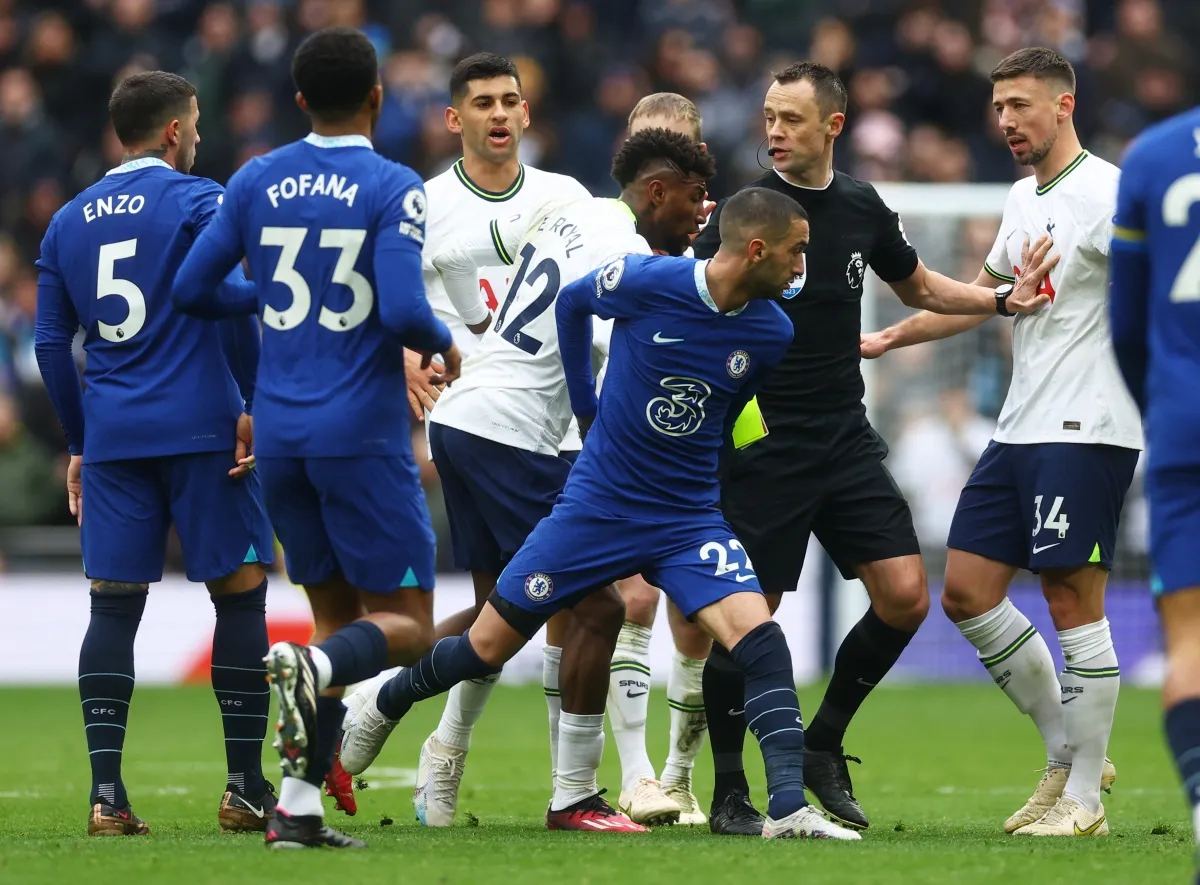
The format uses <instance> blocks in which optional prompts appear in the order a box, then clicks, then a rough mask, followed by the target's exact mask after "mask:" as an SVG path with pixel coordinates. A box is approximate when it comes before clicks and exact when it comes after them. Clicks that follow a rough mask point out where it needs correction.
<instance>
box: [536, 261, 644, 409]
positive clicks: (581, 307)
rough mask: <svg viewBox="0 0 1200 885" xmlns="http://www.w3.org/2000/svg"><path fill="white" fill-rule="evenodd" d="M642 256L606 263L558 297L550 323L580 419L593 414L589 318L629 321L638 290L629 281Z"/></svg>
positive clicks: (593, 390) (593, 378)
mask: <svg viewBox="0 0 1200 885" xmlns="http://www.w3.org/2000/svg"><path fill="white" fill-rule="evenodd" d="M644 261H645V258H644V257H643V256H637V255H629V256H626V257H624V258H618V259H617V260H616V261H610V262H609V263H608V264H606V265H604V267H601V268H598V269H597V270H596V271H594V272H593V273H590V274H587V275H586V276H582V277H580V278H579V279H577V280H575V281H574V282H572V283H568V284H567V285H566V286H564V287H563V289H562V290H561V291H560V292H559V293H558V302H557V304H556V305H555V307H554V321H555V324H556V325H557V326H558V350H559V354H560V356H561V358H562V364H563V372H564V374H565V375H566V380H567V394H568V395H569V396H570V397H571V411H572V412H573V413H574V414H576V415H579V416H580V417H583V418H590V417H592V416H594V415H595V414H596V405H597V399H596V379H595V377H593V375H592V317H593V316H598V317H600V318H601V319H604V320H613V319H631V318H633V317H634V316H636V315H637V308H638V299H637V289H638V286H637V284H636V282H635V281H634V280H631V277H634V276H636V274H637V272H638V271H639V270H640V269H641V264H642V262H644Z"/></svg>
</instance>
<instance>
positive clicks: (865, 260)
mask: <svg viewBox="0 0 1200 885" xmlns="http://www.w3.org/2000/svg"><path fill="white" fill-rule="evenodd" d="M747 186H748V187H765V188H769V189H770V190H774V191H778V192H779V193H782V194H786V195H787V196H789V197H791V198H792V199H794V200H795V201H796V202H798V203H799V204H800V205H801V206H803V207H804V209H805V210H806V211H807V212H808V217H809V226H810V228H811V233H810V238H811V239H810V242H809V245H808V250H807V252H806V254H805V276H804V277H803V278H802V279H800V280H793V281H792V286H791V288H790V289H789V290H788V292H787V293H785V295H789V296H791V297H786V298H784V299H783V300H781V301H780V302H779V303H780V305H781V306H782V307H783V309H784V310H785V311H786V312H787V314H788V316H789V317H791V320H792V323H793V325H794V326H795V338H794V339H793V341H792V346H791V347H790V348H789V349H788V352H787V354H786V355H785V356H784V358H783V361H782V362H781V363H780V364H779V365H778V366H776V367H775V369H774V370H773V371H772V372H771V374H770V376H768V378H767V381H766V383H765V384H764V386H763V387H762V389H761V390H760V391H759V393H758V402H759V406H760V408H761V409H762V412H763V418H764V419H765V421H766V423H767V427H768V429H769V431H770V435H769V436H768V437H767V438H766V439H765V440H763V441H762V442H761V443H756V444H755V445H754V446H752V447H751V449H750V450H747V451H751V450H753V449H756V448H759V446H763V447H764V448H775V446H776V445H779V444H781V443H786V442H788V441H789V438H790V440H791V441H792V442H795V441H796V440H795V437H796V436H797V435H800V436H803V435H806V434H807V432H808V430H809V429H811V428H812V427H813V426H814V423H816V422H814V419H817V418H819V417H820V416H822V415H830V414H832V413H838V414H841V415H843V416H850V415H858V416H863V415H864V412H865V410H864V407H863V404H862V400H863V394H864V392H865V391H864V387H863V379H862V373H861V372H860V371H859V361H860V357H859V332H860V330H861V325H862V294H863V277H864V275H865V273H866V268H867V266H870V268H871V269H872V270H873V271H875V273H876V274H877V275H878V276H879V278H880V279H882V280H883V281H884V282H896V281H899V280H904V279H907V278H908V277H910V276H912V274H913V272H914V271H915V270H916V269H917V253H916V250H915V249H913V247H912V246H910V245H909V243H908V241H907V239H905V236H904V231H903V229H902V227H901V224H900V217H899V216H898V215H897V214H896V213H895V212H893V211H892V210H891V209H889V208H888V207H887V205H886V204H885V203H884V202H883V200H882V199H881V198H880V197H879V194H878V193H876V191H875V188H873V187H872V186H871V185H870V184H867V183H866V182H862V181H856V180H855V179H853V178H851V177H850V176H849V175H845V174H843V173H841V172H834V174H833V180H832V181H831V182H830V183H829V185H828V186H827V187H825V188H821V189H816V188H806V187H797V186H796V185H793V184H790V183H788V182H787V181H785V180H784V179H783V177H782V176H780V175H779V174H778V173H777V172H775V171H774V170H773V169H772V170H768V171H767V172H766V173H765V174H764V175H762V176H761V177H760V178H759V179H758V180H756V181H754V182H751V183H750V184H749V185H747ZM723 206H724V202H722V203H721V204H720V205H718V206H717V208H716V210H714V212H713V214H712V217H711V218H710V219H709V222H708V225H707V227H705V229H704V231H703V232H702V233H701V234H700V236H699V237H698V238H697V239H696V242H695V243H694V245H693V248H694V252H695V256H696V257H697V258H711V257H712V256H713V255H715V254H716V252H717V248H718V247H719V246H720V244H721V234H720V221H721V209H722V208H723ZM797 288H798V289H799V291H795V290H796V289H797ZM865 423H866V422H865V419H864V420H863V424H864V425H865ZM789 431H790V432H789ZM807 442H809V443H810V444H811V443H813V442H816V441H815V440H807ZM772 443H774V445H772Z"/></svg>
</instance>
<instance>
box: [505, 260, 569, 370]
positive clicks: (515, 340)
mask: <svg viewBox="0 0 1200 885" xmlns="http://www.w3.org/2000/svg"><path fill="white" fill-rule="evenodd" d="M536 251H537V249H536V248H535V247H534V245H533V243H526V244H525V248H524V249H522V250H521V266H520V268H518V269H517V275H516V276H515V277H513V281H512V285H511V286H509V287H508V297H507V298H505V299H504V307H502V308H501V309H500V316H498V317H496V325H495V326H494V327H493V328H494V329H495V331H496V332H497V333H499V335H500V337H501V338H503V339H504V340H505V341H507V342H508V343H509V344H512V345H514V346H515V347H519V348H521V350H523V351H525V352H526V353H527V354H529V355H530V356H536V355H537V352H538V351H539V350H541V349H542V342H541V341H539V340H538V339H536V338H534V337H533V336H532V335H530V334H528V333H527V332H525V331H523V330H524V328H525V327H526V326H528V325H529V324H530V323H531V322H533V321H534V320H536V319H537V318H538V317H540V316H541V315H542V314H544V313H545V312H546V309H547V308H549V307H550V305H551V304H553V303H554V299H555V298H557V297H558V290H559V287H560V286H561V284H562V275H561V273H560V272H559V269H558V262H556V261H555V260H554V259H553V258H543V259H542V260H541V261H539V262H538V263H537V264H536V265H535V266H534V268H533V270H532V271H530V270H529V263H530V261H532V260H533V254H534V252H536ZM526 273H528V276H526ZM543 279H544V280H545V281H546V286H545V288H543V289H542V291H541V294H539V295H538V296H537V297H536V298H534V299H533V301H532V303H530V305H529V306H528V307H526V308H525V309H524V310H523V311H521V312H520V313H519V314H517V316H516V319H514V320H513V321H512V322H511V323H509V324H508V325H507V326H505V325H504V320H505V318H506V317H507V316H508V309H509V308H510V307H512V306H513V302H514V301H516V300H517V292H518V291H519V290H520V288H521V286H523V285H525V286H529V287H530V288H533V287H534V286H536V285H537V284H538V283H539V282H540V281H541V280H543Z"/></svg>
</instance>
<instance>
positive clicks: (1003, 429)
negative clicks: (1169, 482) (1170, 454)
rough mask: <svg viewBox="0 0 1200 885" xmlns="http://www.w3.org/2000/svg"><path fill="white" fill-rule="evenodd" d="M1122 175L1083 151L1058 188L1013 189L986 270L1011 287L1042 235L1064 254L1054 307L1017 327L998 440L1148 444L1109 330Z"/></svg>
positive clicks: (1052, 288)
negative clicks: (1024, 249)
mask: <svg viewBox="0 0 1200 885" xmlns="http://www.w3.org/2000/svg"><path fill="white" fill-rule="evenodd" d="M1119 174H1120V172H1119V170H1118V169H1117V167H1116V166H1114V165H1112V164H1111V163H1107V162H1105V161H1104V160H1101V159H1100V158H1099V157H1094V156H1092V155H1091V154H1089V153H1088V152H1087V151H1083V152H1082V153H1081V154H1080V155H1079V156H1078V157H1076V158H1075V160H1074V161H1072V162H1071V164H1070V165H1069V166H1067V167H1066V168H1065V169H1064V170H1063V171H1062V172H1060V173H1059V174H1058V175H1057V176H1055V178H1054V179H1053V180H1052V181H1049V182H1047V183H1046V184H1045V185H1044V186H1042V187H1038V185H1037V182H1036V180H1035V179H1034V178H1033V176H1030V177H1029V178H1025V179H1022V180H1021V181H1018V182H1017V183H1016V184H1014V185H1013V186H1012V190H1010V191H1009V193H1008V200H1007V202H1006V203H1005V205H1004V218H1003V220H1002V221H1001V223H1000V231H999V233H997V235H996V242H995V244H994V245H993V246H992V250H991V252H989V253H988V258H987V263H986V264H985V265H984V267H985V269H986V270H987V272H988V273H990V274H991V275H992V276H994V277H996V278H997V279H1000V280H1005V281H1008V282H1013V281H1014V280H1015V275H1016V274H1017V273H1018V271H1019V270H1020V267H1021V246H1022V243H1023V242H1024V240H1025V238H1026V237H1028V238H1029V241H1030V243H1031V244H1032V243H1033V242H1035V241H1036V240H1037V238H1038V237H1040V236H1041V235H1042V234H1045V233H1049V234H1050V236H1051V237H1053V238H1054V247H1053V251H1054V252H1057V253H1058V254H1059V256H1060V259H1059V262H1058V264H1057V265H1056V266H1055V267H1054V269H1053V270H1051V271H1050V274H1049V277H1048V284H1047V283H1043V291H1046V292H1047V293H1048V294H1049V295H1050V297H1051V299H1052V300H1051V302H1050V303H1049V304H1047V305H1046V306H1045V307H1043V308H1042V309H1041V310H1039V311H1037V312H1036V313H1033V314H1024V315H1021V316H1018V317H1016V318H1015V319H1014V320H1013V323H1014V328H1013V376H1012V384H1011V385H1010V386H1009V389H1008V398H1007V399H1006V400H1005V401H1004V409H1003V410H1002V411H1001V413H1000V420H999V423H998V425H997V427H996V433H995V435H994V437H993V438H994V439H995V440H996V441H997V442H1003V443H1050V442H1077V443H1102V444H1107V445H1113V446H1121V447H1122V448H1128V449H1140V448H1141V447H1142V422H1141V418H1140V417H1139V415H1138V410H1137V406H1136V405H1135V404H1134V402H1133V399H1132V397H1130V395H1129V392H1128V390H1126V388H1125V384H1124V382H1123V381H1122V380H1121V374H1120V372H1119V371H1118V369H1117V362H1116V358H1115V357H1114V355H1113V350H1112V343H1111V339H1110V337H1109V331H1108V244H1109V239H1110V237H1111V234H1112V219H1113V215H1114V214H1115V213H1116V205H1117V179H1118V177H1119Z"/></svg>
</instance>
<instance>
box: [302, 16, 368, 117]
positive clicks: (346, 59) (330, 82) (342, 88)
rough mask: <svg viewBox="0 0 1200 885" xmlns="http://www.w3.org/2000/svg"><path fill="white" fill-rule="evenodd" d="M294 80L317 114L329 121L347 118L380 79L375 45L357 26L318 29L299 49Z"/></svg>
mask: <svg viewBox="0 0 1200 885" xmlns="http://www.w3.org/2000/svg"><path fill="white" fill-rule="evenodd" d="M292 80H293V81H294V82H295V84H296V89H297V90H298V91H299V92H300V94H301V95H303V96H304V100H305V101H306V102H308V109H309V110H310V111H311V112H312V113H313V114H315V115H316V116H318V117H320V118H322V119H324V120H326V121H329V122H337V121H340V120H347V119H349V118H351V117H353V116H354V115H355V114H356V113H358V110H359V108H361V107H362V105H363V102H365V101H366V100H367V96H368V95H369V94H370V92H371V90H372V89H374V88H375V84H376V83H377V82H378V81H379V61H378V60H377V58H376V56H375V47H374V46H373V45H372V43H371V41H370V40H369V39H368V38H367V35H366V34H364V33H363V32H362V31H356V30H355V29H353V28H325V29H324V30H322V31H317V32H316V33H315V34H312V35H310V36H309V37H308V38H307V39H305V41H304V42H303V43H301V44H300V47H299V48H298V49H297V50H296V55H295V56H294V57H293V58H292Z"/></svg>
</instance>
